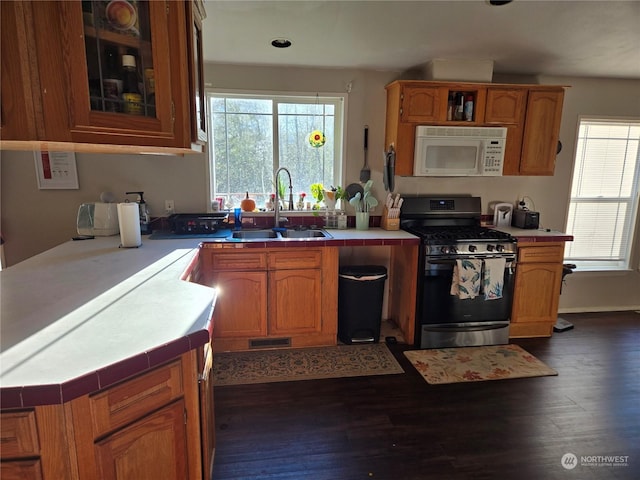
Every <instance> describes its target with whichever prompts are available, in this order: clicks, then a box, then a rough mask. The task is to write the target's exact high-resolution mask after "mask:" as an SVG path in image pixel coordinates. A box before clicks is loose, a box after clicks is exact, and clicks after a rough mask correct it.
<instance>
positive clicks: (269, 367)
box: [213, 343, 404, 386]
mask: <svg viewBox="0 0 640 480" xmlns="http://www.w3.org/2000/svg"><path fill="white" fill-rule="evenodd" d="M396 373H404V370H403V369H402V367H401V366H400V364H399V363H398V362H397V361H396V359H395V358H394V356H393V354H392V353H391V352H390V351H389V349H388V348H387V346H386V345H385V344H383V343H375V344H366V345H338V346H332V347H311V348H293V349H286V350H284V349H283V350H255V351H248V352H225V353H217V354H215V355H214V360H213V384H214V386H222V385H243V384H249V383H270V382H290V381H294V380H314V379H320V378H339V377H360V376H367V375H390V374H396Z"/></svg>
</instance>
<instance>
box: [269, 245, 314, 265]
mask: <svg viewBox="0 0 640 480" xmlns="http://www.w3.org/2000/svg"><path fill="white" fill-rule="evenodd" d="M321 263H322V252H321V251H320V250H308V249H300V248H295V249H292V250H290V251H282V252H269V269H289V268H320V265H321Z"/></svg>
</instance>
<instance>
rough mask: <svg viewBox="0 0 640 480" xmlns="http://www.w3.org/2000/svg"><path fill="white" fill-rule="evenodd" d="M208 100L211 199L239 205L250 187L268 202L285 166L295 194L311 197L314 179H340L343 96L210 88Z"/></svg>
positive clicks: (330, 182) (334, 182) (324, 181)
mask: <svg viewBox="0 0 640 480" xmlns="http://www.w3.org/2000/svg"><path fill="white" fill-rule="evenodd" d="M208 100H209V123H210V128H209V132H210V141H209V158H210V160H209V161H210V173H211V196H212V199H213V198H219V197H222V198H224V199H225V203H226V204H227V205H233V206H239V205H240V201H241V200H242V198H244V196H245V192H249V195H250V196H251V197H252V198H253V199H254V200H255V201H256V205H257V207H258V208H263V207H264V205H265V202H266V201H267V199H268V198H269V196H270V195H271V194H276V193H277V186H276V185H274V174H275V172H276V171H277V169H278V168H280V167H285V168H287V169H288V170H289V171H290V172H291V177H292V183H293V194H294V197H295V198H296V199H297V198H298V196H299V194H300V193H302V192H304V193H305V194H306V195H307V200H309V201H312V198H311V190H310V189H311V185H312V184H315V183H322V184H323V185H325V186H326V187H330V186H332V185H336V186H337V185H339V184H340V180H341V174H342V148H343V140H342V138H343V112H344V101H345V98H344V97H342V96H333V97H332V96H320V95H318V94H309V95H296V96H289V95H264V94H251V95H250V94H237V93H220V92H209V93H208ZM314 132H315V133H319V134H321V135H323V138H318V136H317V135H316V138H313V135H312V133H314ZM323 140H324V141H323ZM281 180H283V181H284V180H286V183H287V185H286V187H287V192H286V193H287V196H288V193H289V192H288V179H287V178H286V175H281Z"/></svg>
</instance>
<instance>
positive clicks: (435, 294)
mask: <svg viewBox="0 0 640 480" xmlns="http://www.w3.org/2000/svg"><path fill="white" fill-rule="evenodd" d="M454 265H455V260H435V261H427V262H426V266H425V270H424V274H423V276H422V279H421V286H420V295H421V299H420V302H419V305H418V320H419V322H420V323H421V324H455V323H468V322H486V321H500V320H508V319H509V318H510V317H511V305H512V300H513V285H514V281H515V270H514V269H512V268H510V264H509V262H507V267H506V268H505V271H504V289H503V292H502V298H498V299H494V300H485V298H484V294H482V292H481V294H480V295H479V296H477V297H475V298H473V299H460V298H458V297H457V296H456V295H451V282H452V279H453V266H454ZM512 270H514V271H512Z"/></svg>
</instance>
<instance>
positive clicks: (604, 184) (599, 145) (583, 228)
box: [565, 119, 640, 270]
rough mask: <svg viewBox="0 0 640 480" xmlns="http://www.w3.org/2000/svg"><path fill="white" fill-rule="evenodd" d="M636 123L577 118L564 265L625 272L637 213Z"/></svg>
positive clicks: (639, 129) (639, 135)
mask: <svg viewBox="0 0 640 480" xmlns="http://www.w3.org/2000/svg"><path fill="white" fill-rule="evenodd" d="M639 144H640V120H634V121H629V120H611V119H580V124H579V129H578V139H577V143H576V158H575V166H574V171H573V180H572V184H571V200H570V204H569V214H568V218H567V232H568V233H569V234H571V235H573V237H574V240H573V242H567V245H566V249H565V260H566V261H570V262H571V263H575V264H576V265H578V268H579V269H580V270H624V269H628V268H629V257H630V255H631V249H632V246H633V238H632V236H633V232H634V230H635V222H636V217H637V208H638V178H639V170H640V160H639V156H638V155H639V153H640V151H639V148H638V146H639Z"/></svg>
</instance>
